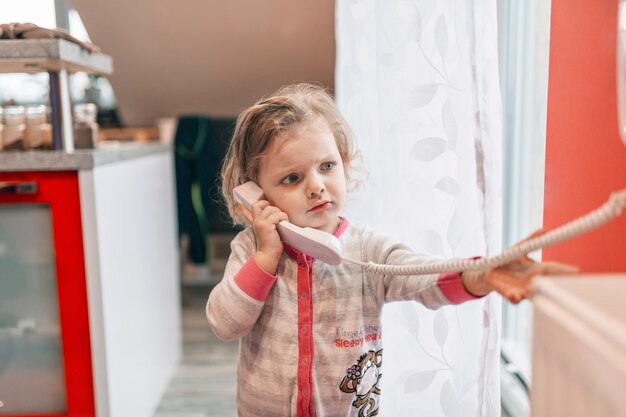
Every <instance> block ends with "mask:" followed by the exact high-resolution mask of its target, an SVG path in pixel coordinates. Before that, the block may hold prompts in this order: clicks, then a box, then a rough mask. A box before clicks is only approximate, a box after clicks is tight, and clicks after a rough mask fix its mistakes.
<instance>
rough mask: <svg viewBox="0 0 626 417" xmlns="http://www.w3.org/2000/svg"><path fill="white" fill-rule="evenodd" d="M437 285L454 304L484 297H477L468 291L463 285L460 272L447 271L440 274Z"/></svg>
mask: <svg viewBox="0 0 626 417" xmlns="http://www.w3.org/2000/svg"><path fill="white" fill-rule="evenodd" d="M437 285H438V286H439V289H440V290H441V292H443V295H445V297H446V298H447V299H448V300H450V302H452V303H454V304H460V303H462V302H464V301H470V300H477V299H479V298H482V297H477V296H475V295H473V294H470V293H468V292H467V291H466V290H465V286H463V281H462V280H461V274H460V273H459V272H446V273H444V274H441V275H439V280H438V281H437Z"/></svg>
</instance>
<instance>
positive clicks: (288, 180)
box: [282, 174, 298, 184]
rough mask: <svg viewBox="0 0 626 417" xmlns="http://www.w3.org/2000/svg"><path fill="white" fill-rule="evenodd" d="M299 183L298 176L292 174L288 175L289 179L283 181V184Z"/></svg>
mask: <svg viewBox="0 0 626 417" xmlns="http://www.w3.org/2000/svg"><path fill="white" fill-rule="evenodd" d="M296 181H298V176H297V175H295V174H291V175H288V176H287V177H285V179H284V180H282V183H283V184H293V183H294V182H296Z"/></svg>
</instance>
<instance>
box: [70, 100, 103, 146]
mask: <svg viewBox="0 0 626 417" xmlns="http://www.w3.org/2000/svg"><path fill="white" fill-rule="evenodd" d="M97 116H98V108H97V107H96V105H95V104H93V103H82V104H77V105H75V106H74V148H76V149H90V148H94V147H95V146H96V143H97V142H98V123H97V122H96V120H97Z"/></svg>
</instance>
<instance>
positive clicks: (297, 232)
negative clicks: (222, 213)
mask: <svg viewBox="0 0 626 417" xmlns="http://www.w3.org/2000/svg"><path fill="white" fill-rule="evenodd" d="M233 194H234V196H235V199H236V200H237V201H239V202H240V203H241V204H243V205H244V206H245V207H246V208H247V209H248V210H252V205H253V204H254V203H256V202H257V201H258V200H260V199H261V198H263V190H262V189H261V187H259V186H258V185H256V184H255V183H254V182H252V181H248V182H247V183H245V184H242V185H240V186H238V187H235V189H234V190H233ZM276 228H277V229H278V234H279V235H280V238H281V240H282V241H283V242H285V243H287V244H288V245H289V246H291V247H293V248H295V249H298V250H299V251H300V252H303V253H306V254H307V255H310V256H312V257H313V258H315V259H319V260H320V261H323V262H325V263H327V264H329V265H339V264H340V263H341V242H340V241H339V239H337V238H336V237H335V236H333V235H331V234H330V233H327V232H324V231H321V230H317V229H312V228H310V227H299V226H296V225H295V224H291V223H289V222H288V221H285V220H283V221H282V222H280V223H278V225H276Z"/></svg>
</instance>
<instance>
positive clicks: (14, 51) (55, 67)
mask: <svg viewBox="0 0 626 417" xmlns="http://www.w3.org/2000/svg"><path fill="white" fill-rule="evenodd" d="M63 69H64V70H66V71H68V72H78V71H84V72H89V73H92V74H100V75H107V74H111V73H112V72H113V59H112V58H111V57H110V56H108V55H106V54H103V53H100V52H91V53H90V52H89V51H87V50H85V49H83V48H81V47H80V46H79V45H77V44H75V43H72V42H69V41H66V40H64V39H15V40H0V73H16V72H18V73H19V72H21V73H24V72H26V73H36V72H43V71H60V70H63Z"/></svg>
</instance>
